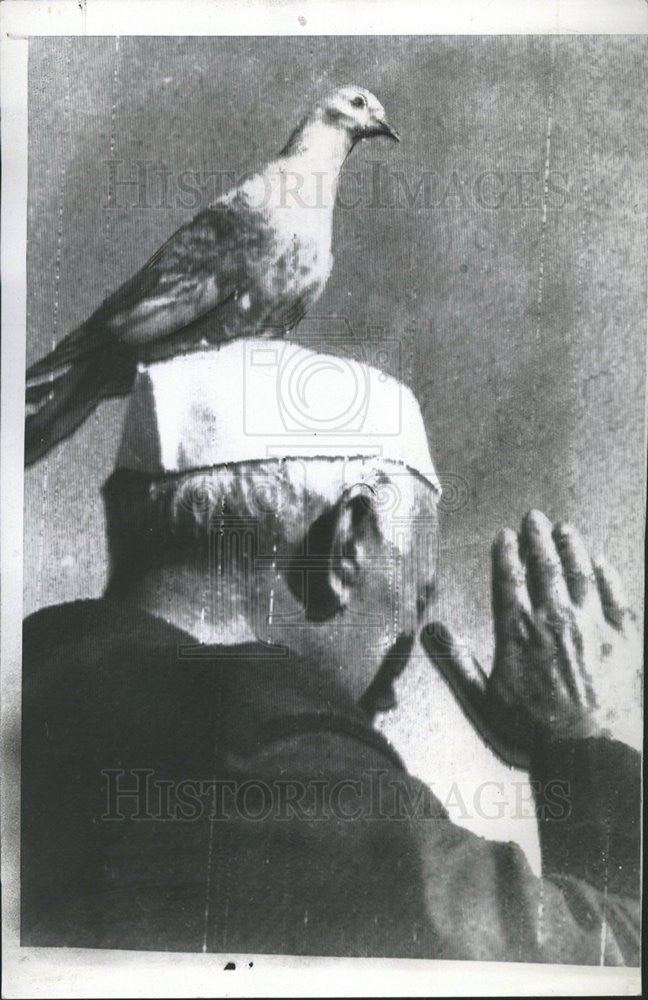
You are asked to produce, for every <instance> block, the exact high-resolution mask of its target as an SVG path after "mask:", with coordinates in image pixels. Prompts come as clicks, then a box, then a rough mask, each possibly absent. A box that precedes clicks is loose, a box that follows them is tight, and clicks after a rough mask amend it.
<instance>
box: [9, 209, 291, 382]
mask: <svg viewBox="0 0 648 1000" xmlns="http://www.w3.org/2000/svg"><path fill="white" fill-rule="evenodd" d="M272 241H273V237H272V232H271V230H270V229H269V227H268V225H267V223H266V221H265V219H264V218H263V216H262V215H261V214H260V213H256V212H253V211H250V209H249V208H248V207H247V206H246V205H243V204H241V203H240V202H235V203H234V204H223V203H217V204H216V205H214V206H213V207H211V208H208V209H205V210H204V211H203V212H200V214H199V215H197V216H196V217H195V218H194V219H193V220H192V221H191V222H188V223H187V224H186V225H184V226H182V227H181V228H180V229H178V230H177V232H175V233H174V234H173V235H172V236H171V237H170V238H169V239H168V240H167V241H166V243H164V244H163V245H162V246H161V247H160V248H159V250H157V251H156V252H155V253H154V254H153V256H152V257H151V258H150V260H149V261H148V262H147V263H146V264H145V265H144V267H143V268H141V270H139V271H138V272H137V273H136V274H135V275H133V277H132V278H130V279H129V280H128V281H126V282H125V283H124V284H123V285H121V286H120V287H119V288H118V289H117V291H116V292H114V293H113V294H112V295H110V296H109V297H108V298H107V299H106V300H105V301H104V302H103V303H102V304H101V306H99V308H98V309H97V310H96V312H95V313H93V315H92V316H90V318H89V319H88V320H86V322H85V323H83V324H82V326H80V327H79V328H78V329H77V330H74V331H73V332H72V333H70V334H69V335H68V336H67V337H65V338H64V339H63V340H62V341H61V342H60V343H59V344H58V345H57V347H56V348H55V349H54V350H53V351H51V352H50V354H48V355H47V356H46V357H44V358H41V359H40V360H39V361H37V362H36V363H35V364H33V365H32V366H31V367H30V368H29V369H28V372H27V376H28V378H29V379H34V378H41V377H43V376H44V375H47V374H48V373H50V372H53V371H56V370H58V369H60V368H62V367H64V366H67V365H69V364H72V363H74V362H76V361H79V360H82V359H84V358H86V357H88V356H90V355H94V354H96V353H98V352H100V351H102V350H103V349H106V348H110V347H111V346H114V345H115V343H121V344H122V345H124V346H126V347H130V348H132V349H133V350H134V351H135V352H137V350H138V348H142V347H144V346H145V345H147V344H151V343H152V342H154V341H158V340H163V339H164V338H166V337H170V336H171V335H173V334H176V333H179V332H180V331H182V330H184V329H185V328H186V327H188V326H191V325H195V324H196V323H197V322H198V321H199V320H201V319H202V318H203V317H206V316H209V317H210V319H211V320H212V321H214V322H217V318H218V312H219V309H220V308H221V307H222V306H223V305H225V304H226V303H229V302H231V300H232V298H233V297H234V296H236V295H243V294H244V293H245V291H246V282H247V275H248V264H249V262H251V261H254V260H255V259H256V260H257V261H258V260H261V259H263V258H264V257H266V256H267V257H268V258H269V256H270V254H271V252H272Z"/></svg>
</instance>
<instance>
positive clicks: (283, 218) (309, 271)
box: [25, 87, 398, 465]
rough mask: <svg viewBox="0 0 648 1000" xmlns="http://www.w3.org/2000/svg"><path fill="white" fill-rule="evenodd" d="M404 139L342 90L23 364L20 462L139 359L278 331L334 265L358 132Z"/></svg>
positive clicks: (127, 381)
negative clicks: (342, 182)
mask: <svg viewBox="0 0 648 1000" xmlns="http://www.w3.org/2000/svg"><path fill="white" fill-rule="evenodd" d="M378 135H386V136H389V137H390V138H392V139H396V140H398V134H397V132H396V131H395V130H394V129H393V128H392V127H391V125H389V124H388V122H387V120H386V118H385V111H384V108H383V107H382V105H381V104H380V103H379V101H378V100H377V99H376V98H375V97H374V96H373V94H370V93H369V91H367V90H364V89H363V88H362V87H341V88H339V89H338V90H335V91H333V93H332V94H330V95H329V96H328V97H327V98H326V100H324V101H323V102H322V103H321V104H318V105H317V107H315V108H314V109H313V110H312V111H311V112H310V113H309V114H308V115H306V117H305V118H304V119H303V120H302V122H301V123H300V124H299V126H298V127H297V128H296V129H295V131H294V132H293V134H292V136H291V137H290V139H289V141H288V143H287V144H286V146H285V148H284V149H283V151H282V152H281V153H280V155H279V156H278V157H277V158H276V159H275V160H273V161H271V162H270V163H269V164H268V165H267V166H266V167H265V169H264V170H262V171H260V172H259V173H257V174H255V175H254V176H252V177H250V178H249V179H247V180H246V181H244V182H243V183H242V184H240V185H239V186H238V187H235V188H233V189H232V190H231V191H229V192H228V193H227V194H225V195H223V196H222V197H221V198H219V199H218V200H217V201H216V202H214V203H213V204H212V205H211V206H210V207H209V208H207V209H205V210H204V211H202V212H200V213H199V214H198V215H197V216H196V217H195V218H194V219H193V220H192V221H191V222H189V223H187V224H186V225H184V226H182V228H181V229H179V230H178V231H177V232H176V233H174V235H173V236H171V237H170V239H168V240H167V242H166V243H164V244H163V245H162V246H161V247H160V249H159V250H157V252H156V253H155V254H154V255H153V256H152V257H151V259H150V260H149V261H148V263H147V264H145V265H144V267H143V268H142V269H141V270H140V271H138V272H137V273H136V274H135V275H134V276H133V277H132V278H131V279H130V280H129V281H126V282H125V283H124V284H123V285H122V286H121V287H120V288H118V289H117V291H116V292H114V293H113V294H112V295H111V296H109V298H107V299H106V300H105V301H104V302H103V303H102V305H101V306H99V308H98V309H97V310H96V312H94V313H93V314H92V316H90V318H89V319H87V320H86V321H85V323H83V324H82V325H81V326H80V327H78V329H76V330H74V331H73V332H72V333H70V334H69V335H68V336H67V337H65V338H64V340H62V341H61V343H60V344H58V346H57V347H56V348H55V349H54V350H53V351H52V352H51V353H50V354H48V355H47V356H46V357H45V358H43V359H42V360H40V361H37V362H36V363H35V364H33V365H32V366H31V367H30V368H29V369H28V371H27V403H28V404H31V405H32V406H37V407H38V408H37V409H36V411H35V412H33V413H31V414H30V415H29V416H28V417H27V419H26V423H25V464H26V465H30V464H31V463H32V462H34V461H36V460H37V459H38V458H39V457H40V456H41V455H43V454H45V452H47V451H48V450H49V449H50V448H51V447H52V446H53V445H54V444H56V442H57V441H60V440H61V439H62V438H64V437H66V436H67V435H68V434H70V433H71V432H72V431H73V430H74V429H75V428H76V427H78V425H79V424H80V423H82V422H83V420H84V419H85V418H86V417H87V416H88V414H89V413H91V412H92V410H93V409H94V408H95V406H96V405H97V403H98V402H99V400H101V399H102V398H105V397H107V396H115V395H123V394H125V393H127V392H128V391H129V389H130V388H131V385H132V383H133V379H134V376H135V371H136V367H137V363H138V361H144V362H148V361H152V360H159V359H160V358H166V357H171V356H173V355H174V354H179V353H184V352H186V351H189V350H193V349H196V348H199V347H201V346H205V345H206V344H212V345H213V344H220V343H222V342H224V341H227V340H231V339H233V338H236V337H242V336H251V335H254V336H283V335H284V334H285V333H287V332H288V331H289V330H291V329H292V328H293V327H294V326H295V325H296V324H297V323H298V322H299V320H300V319H301V318H302V316H303V315H304V314H305V313H306V311H307V310H308V309H309V308H310V307H311V306H312V305H313V303H314V302H315V301H316V300H317V299H318V298H319V296H320V294H321V292H322V290H323V288H324V286H325V284H326V281H327V279H328V277H329V274H330V272H331V265H332V260H333V259H332V256H331V233H332V218H333V207H334V203H335V193H336V185H337V179H338V175H339V171H340V168H341V167H342V164H343V163H344V160H345V159H346V157H347V156H348V154H349V152H350V151H351V149H352V148H353V146H354V145H355V144H356V142H358V141H359V140H360V139H367V138H370V137H372V136H378Z"/></svg>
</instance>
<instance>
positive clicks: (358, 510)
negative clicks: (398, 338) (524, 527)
mask: <svg viewBox="0 0 648 1000" xmlns="http://www.w3.org/2000/svg"><path fill="white" fill-rule="evenodd" d="M357 349H358V346H357V345H356V351H357ZM326 456H330V457H326ZM439 495H440V486H439V482H438V479H437V476H436V473H435V471H434V466H433V462H432V458H431V457H430V452H429V447H428V441H427V435H426V432H425V427H424V424H423V418H422V415H421V411H420V408H419V406H418V403H417V402H416V399H415V398H414V396H413V394H412V392H411V391H410V390H409V389H408V388H407V387H406V386H405V385H403V384H402V383H401V382H398V381H397V380H396V379H394V378H392V377H390V376H389V375H387V374H385V373H384V372H383V371H382V370H380V369H379V368H375V367H372V366H370V365H368V364H366V363H365V362H363V361H362V362H361V361H358V360H356V359H355V358H353V359H352V358H345V357H343V356H340V355H330V354H319V353H316V352H314V351H311V350H307V349H306V348H303V347H301V346H300V345H298V344H294V343H289V342H287V341H282V342H276V341H267V340H238V341H233V342H232V343H230V344H227V345H225V346H223V347H221V348H220V349H218V350H206V351H197V352H195V353H193V354H187V355H185V356H183V357H176V358H173V359H171V360H170V361H165V362H160V363H157V364H153V365H150V366H148V367H145V368H142V369H141V370H140V372H139V374H138V376H137V380H136V383H135V387H134V389H133V393H132V396H131V401H130V405H129V408H128V413H127V415H126V420H125V423H124V432H123V437H122V443H121V448H120V451H119V455H118V459H117V471H116V472H115V474H114V475H113V476H112V477H111V479H110V480H109V482H108V484H107V486H106V489H105V499H106V505H107V513H108V536H109V545H110V550H111V563H112V574H111V581H110V585H109V590H108V593H109V595H110V596H113V597H114V596H119V597H121V598H128V599H130V600H134V601H137V602H138V603H140V604H141V605H142V606H144V607H146V608H148V609H149V610H150V611H152V612H153V613H154V614H156V615H158V616H160V617H163V618H166V619H167V620H168V621H170V622H173V623H175V624H176V625H179V626H180V627H182V628H184V629H185V630H187V631H189V632H191V633H192V634H193V635H194V636H196V638H198V639H199V640H200V641H201V642H205V643H214V642H220V643H226V644H235V643H241V642H246V641H249V640H254V639H258V640H262V641H266V642H271V643H276V644H281V645H283V646H287V647H289V648H291V649H292V650H293V651H294V652H296V653H298V654H301V655H303V656H304V657H305V658H306V659H307V660H308V662H309V665H311V667H312V669H314V670H322V671H326V672H327V673H328V674H329V675H330V674H331V673H334V674H335V675H336V676H337V677H338V678H339V679H340V680H341V681H342V682H343V683H344V685H345V687H346V688H347V690H348V691H350V692H351V693H352V694H353V696H354V697H355V698H361V697H362V696H363V694H364V693H365V691H366V690H367V688H368V687H369V686H370V685H372V682H373V681H374V679H375V676H376V673H377V672H378V673H379V674H380V677H379V681H380V678H381V677H382V678H383V679H384V677H385V675H386V674H387V675H388V674H389V672H390V670H392V669H397V668H400V667H402V666H403V665H404V652H405V651H408V650H409V644H410V643H411V637H412V636H413V635H414V633H415V630H416V625H417V620H418V617H419V616H420V615H421V614H422V612H423V610H424V607H425V604H426V602H427V600H428V598H429V596H430V594H431V591H432V583H433V580H434V572H435V557H436V526H437V521H436V504H437V501H438V498H439ZM394 647H395V648H396V651H397V653H398V655H397V656H395V657H392V656H391V655H388V654H390V653H391V652H393V650H394ZM385 657H387V662H386V663H385ZM381 665H382V666H381ZM383 668H384V669H383ZM378 687H379V688H380V684H378ZM372 691H373V694H375V693H376V687H375V684H374V685H373V686H372Z"/></svg>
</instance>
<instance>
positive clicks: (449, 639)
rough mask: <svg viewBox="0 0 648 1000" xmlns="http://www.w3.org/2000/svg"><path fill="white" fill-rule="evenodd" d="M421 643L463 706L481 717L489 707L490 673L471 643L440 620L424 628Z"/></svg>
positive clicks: (470, 712) (467, 710) (472, 713)
mask: <svg viewBox="0 0 648 1000" xmlns="http://www.w3.org/2000/svg"><path fill="white" fill-rule="evenodd" d="M421 645H422V646H423V649H424V650H425V652H426V653H427V655H428V656H429V657H430V659H431V660H432V662H433V663H434V664H435V666H436V667H437V668H438V669H439V670H440V672H441V674H442V675H443V677H444V678H445V679H446V681H447V682H448V684H449V685H450V687H451V688H452V691H453V693H454V695H455V697H456V698H457V700H458V701H459V702H460V704H461V705H462V707H463V708H464V710H465V711H466V712H467V713H468V714H469V715H470V716H475V715H477V716H479V717H481V716H482V712H483V710H484V709H485V707H486V699H487V687H488V677H487V676H486V674H485V673H484V671H483V670H482V668H481V666H480V665H479V663H478V661H477V660H476V659H475V657H474V656H473V654H472V652H471V650H470V647H469V646H468V644H467V643H466V642H465V641H463V640H460V639H458V638H456V637H455V636H453V635H452V633H451V632H450V631H449V629H447V628H446V627H445V625H442V624H441V622H430V624H428V625H425V626H424V627H423V629H422V630H421Z"/></svg>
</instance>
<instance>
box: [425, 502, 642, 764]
mask: <svg viewBox="0 0 648 1000" xmlns="http://www.w3.org/2000/svg"><path fill="white" fill-rule="evenodd" d="M493 616H494V630H495V655H494V661H493V669H492V671H491V673H490V676H487V675H486V673H485V672H484V671H483V670H482V668H481V667H480V665H479V663H478V662H477V660H476V659H475V658H474V657H473V656H472V654H471V653H470V651H469V650H468V648H467V647H466V645H465V644H463V643H461V642H460V641H458V640H457V639H455V638H454V637H453V636H452V635H451V634H450V633H449V632H448V630H447V629H446V628H445V627H444V626H443V625H441V624H440V623H438V622H435V623H432V624H430V625H427V626H426V627H425V628H424V629H423V631H422V633H421V642H422V644H423V647H424V648H425V650H426V652H427V653H428V655H429V656H430V658H431V660H432V661H433V662H434V663H435V664H436V665H437V667H439V669H440V670H441V672H442V673H443V675H444V677H445V678H446V680H447V681H448V683H449V684H450V685H451V687H452V689H453V691H454V693H455V695H456V696H457V698H458V699H459V701H460V703H461V705H462V706H463V708H464V710H465V712H466V714H467V715H468V717H469V718H470V719H471V721H472V722H473V724H474V725H475V727H476V729H477V730H478V731H479V733H480V734H481V735H482V737H483V738H484V739H485V740H486V742H487V743H489V744H490V746H491V747H492V748H493V749H494V750H495V751H496V753H498V754H499V756H500V757H502V758H503V759H504V760H505V761H506V762H507V763H509V764H513V765H516V766H518V767H526V766H528V764H529V759H530V756H531V754H532V752H533V748H534V747H535V746H536V745H538V744H542V743H549V742H555V741H559V740H564V739H579V738H581V739H584V738H587V737H590V736H602V735H607V736H610V737H612V738H614V739H618V740H621V741H622V742H624V743H628V744H629V745H631V746H635V747H637V748H639V746H640V740H641V735H642V729H641V717H640V703H641V675H640V671H641V647H640V643H639V636H638V633H637V629H636V626H635V618H634V615H633V614H632V612H631V611H630V609H629V607H628V603H627V600H626V598H625V596H624V594H623V589H622V587H621V584H620V581H619V578H618V576H617V574H616V572H615V571H614V570H613V569H612V568H611V567H610V566H608V564H607V563H606V562H604V561H603V560H594V561H593V560H592V559H590V556H589V554H588V552H587V549H586V547H585V544H584V542H583V540H582V538H581V536H580V535H579V534H578V532H577V531H576V530H575V529H574V528H573V527H571V526H570V525H568V524H556V525H555V526H553V527H552V525H551V522H550V521H549V520H548V519H547V518H546V517H545V515H544V514H542V513H540V512H539V511H530V512H529V513H528V514H527V515H526V517H525V518H524V520H523V522H522V528H521V531H520V534H519V536H518V535H517V534H516V532H514V531H511V530H509V529H505V530H504V531H501V532H500V533H499V534H498V535H497V537H496V539H495V542H494V544H493Z"/></svg>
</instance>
